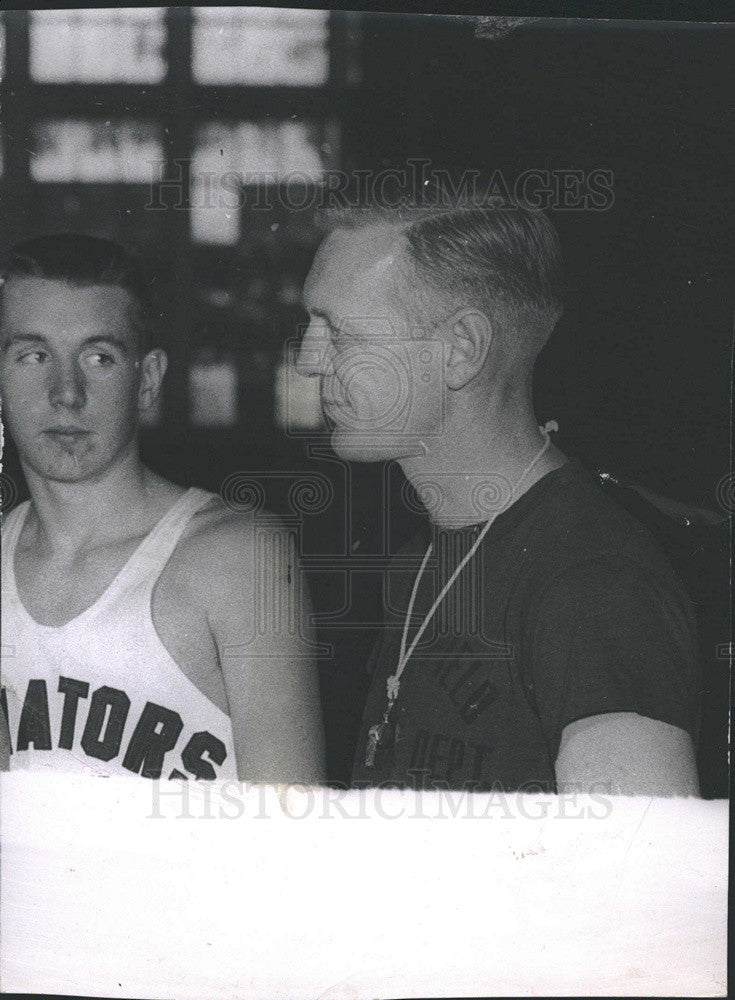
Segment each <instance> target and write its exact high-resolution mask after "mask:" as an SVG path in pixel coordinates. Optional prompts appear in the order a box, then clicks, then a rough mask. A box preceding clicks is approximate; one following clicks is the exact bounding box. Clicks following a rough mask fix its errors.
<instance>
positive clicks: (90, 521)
mask: <svg viewBox="0 0 735 1000" xmlns="http://www.w3.org/2000/svg"><path fill="white" fill-rule="evenodd" d="M23 471H24V473H25V475H26V480H27V482H28V488H29V491H30V494H31V514H32V522H33V523H34V524H35V527H36V531H37V538H38V541H39V543H40V544H41V545H42V546H43V547H44V548H45V549H47V550H48V551H51V552H53V553H55V554H58V555H59V556H66V557H72V556H73V555H75V554H78V553H80V552H83V551H85V550H88V549H91V548H94V547H95V546H96V545H99V544H104V542H105V541H112V540H115V539H122V538H125V537H126V536H128V535H133V534H137V533H139V532H140V530H141V528H142V529H143V530H146V529H148V528H149V527H152V525H153V524H154V523H155V521H156V520H157V519H158V517H160V516H163V513H165V511H166V509H168V507H170V506H171V504H172V503H173V502H174V501H175V500H176V498H177V496H178V495H180V494H181V492H182V489H181V487H177V486H175V485H174V484H173V483H169V482H167V481H166V480H164V479H162V478H161V477H160V476H157V475H156V474H155V473H153V472H151V471H150V470H149V469H147V468H146V467H145V466H144V465H143V464H142V462H141V461H140V458H139V456H138V453H137V449H136V450H134V451H130V452H129V453H127V454H125V455H123V456H121V457H120V459H119V460H118V461H117V462H115V463H114V465H113V466H111V467H110V468H109V469H106V470H105V472H104V473H103V474H101V475H100V476H99V477H97V478H94V479H88V480H85V481H83V482H78V483H60V482H56V481H53V480H49V479H46V478H44V477H42V476H39V475H38V474H37V473H36V472H34V471H33V470H32V469H29V468H27V467H24V470H23Z"/></svg>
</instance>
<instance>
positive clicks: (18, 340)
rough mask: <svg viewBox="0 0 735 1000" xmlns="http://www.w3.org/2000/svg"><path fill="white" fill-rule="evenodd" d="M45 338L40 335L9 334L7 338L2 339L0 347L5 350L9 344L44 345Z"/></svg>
mask: <svg viewBox="0 0 735 1000" xmlns="http://www.w3.org/2000/svg"><path fill="white" fill-rule="evenodd" d="M45 343H46V338H45V337H42V336H41V334H40V333H11V334H10V336H9V337H4V338H3V342H2V346H3V350H7V348H8V347H10V345H11V344H45Z"/></svg>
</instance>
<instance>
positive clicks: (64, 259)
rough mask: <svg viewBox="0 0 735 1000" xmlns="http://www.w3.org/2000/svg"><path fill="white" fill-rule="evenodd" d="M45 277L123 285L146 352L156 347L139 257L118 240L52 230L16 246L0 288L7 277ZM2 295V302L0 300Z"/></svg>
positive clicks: (2, 267) (0, 275) (5, 262)
mask: <svg viewBox="0 0 735 1000" xmlns="http://www.w3.org/2000/svg"><path fill="white" fill-rule="evenodd" d="M13 277H25V278H47V279H49V280H51V281H63V282H66V283H67V284H70V285H75V286H77V287H79V288H84V287H89V286H90V285H107V286H112V287H115V288H124V289H125V290H126V291H127V292H128V293H129V295H130V297H131V299H132V300H133V303H134V308H133V309H132V310H131V319H132V322H133V325H134V328H135V330H136V332H137V333H138V337H139V348H140V352H141V353H142V354H145V353H146V351H149V350H150V349H151V348H152V347H154V346H155V343H156V339H157V335H158V332H159V328H158V317H157V314H156V311H155V309H154V306H153V301H152V298H151V292H150V287H149V284H148V280H147V278H146V275H145V272H144V270H143V266H142V264H141V263H140V261H139V260H138V258H137V257H136V256H135V255H134V254H133V253H132V252H131V251H130V250H127V249H126V248H125V247H123V246H121V245H120V244H119V243H114V242H113V241H112V240H107V239H103V238H102V237H99V236H89V235H87V234H83V233H49V234H47V235H44V236H38V237H36V238H34V239H31V240H26V241H25V242H23V243H19V244H17V245H16V246H14V247H12V248H11V249H10V250H9V251H8V252H7V253H5V254H4V255H3V258H2V261H1V262H0V291H1V289H2V284H4V282H5V281H7V280H8V279H9V278H13ZM1 301H2V300H1V298H0V304H1Z"/></svg>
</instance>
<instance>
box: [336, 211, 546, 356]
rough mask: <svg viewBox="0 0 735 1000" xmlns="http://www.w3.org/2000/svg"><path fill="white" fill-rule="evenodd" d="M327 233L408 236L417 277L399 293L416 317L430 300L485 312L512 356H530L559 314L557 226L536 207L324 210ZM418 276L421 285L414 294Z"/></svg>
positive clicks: (542, 341)
mask: <svg viewBox="0 0 735 1000" xmlns="http://www.w3.org/2000/svg"><path fill="white" fill-rule="evenodd" d="M319 221H320V225H321V227H322V229H323V230H324V231H325V232H327V233H328V232H331V231H333V230H335V229H358V228H363V227H367V226H371V225H376V224H377V225H379V224H381V223H382V224H390V225H395V226H397V227H399V228H400V230H401V232H402V235H403V237H404V238H405V241H406V245H405V249H406V257H407V260H408V262H409V264H410V266H411V268H412V270H413V272H414V275H413V276H414V281H411V280H410V279H411V275H410V274H407V273H404V278H405V279H407V280H404V281H403V288H402V291H403V294H404V296H405V295H406V293H407V294H408V300H409V302H408V304H409V308H410V310H411V311H412V313H413V315H415V316H418V315H420V314H421V313H422V312H423V313H424V315H426V305H427V300H431V299H435V298H436V297H437V296H439V297H440V298H441V299H443V300H445V303H446V300H451V301H453V302H454V303H455V304H456V306H457V307H460V306H472V307H476V308H478V309H480V310H482V311H483V312H484V313H486V314H487V315H488V316H489V318H490V319H491V320H492V321H493V322H494V323H495V324H496V325H499V326H500V327H506V328H508V329H512V330H514V331H515V332H516V334H522V335H523V336H520V337H517V336H516V337H514V341H515V343H514V346H513V353H519V354H521V355H525V356H528V357H535V356H536V355H537V354H538V352H539V350H540V349H541V347H543V345H544V343H545V342H546V340H547V339H548V337H549V335H550V334H551V332H552V330H553V329H554V327H555V326H556V324H557V322H558V320H559V318H560V316H561V314H562V310H563V284H564V265H563V259H562V252H561V244H560V241H559V236H558V233H557V232H556V229H555V228H554V226H553V225H552V224H551V222H550V221H549V220H548V218H547V217H546V216H545V215H544V213H543V212H541V211H540V210H538V209H534V208H531V207H528V206H525V205H522V204H514V205H507V204H506V205H502V206H497V207H496V206H490V205H472V204H467V205H463V204H459V205H453V206H451V205H450V206H447V205H441V204H439V205H419V206H413V205H406V206H401V207H397V208H384V207H380V206H375V205H367V206H364V207H359V208H339V209H328V210H326V211H325V212H323V213H322V215H321V216H320V220H319ZM415 278H419V279H420V284H421V285H422V286H423V288H422V289H421V290H420V291H418V292H417V290H416V284H417V283H416V281H415Z"/></svg>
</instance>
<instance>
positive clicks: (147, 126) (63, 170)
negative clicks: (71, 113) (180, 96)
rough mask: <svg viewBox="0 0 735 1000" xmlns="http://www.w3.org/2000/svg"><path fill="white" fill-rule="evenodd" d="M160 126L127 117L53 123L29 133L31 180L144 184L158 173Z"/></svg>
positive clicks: (160, 153) (161, 149)
mask: <svg viewBox="0 0 735 1000" xmlns="http://www.w3.org/2000/svg"><path fill="white" fill-rule="evenodd" d="M162 164H163V147H162V143H161V126H160V125H158V124H157V123H155V122H148V121H134V120H130V119H124V120H121V119H106V120H104V121H83V120H71V119H63V120H61V119H57V120H50V121H42V122H39V123H38V124H37V125H36V126H35V127H34V129H33V138H32V156H31V177H32V178H33V180H34V181H51V182H58V181H88V182H95V181H96V182H122V183H127V184H136V183H137V184H147V183H150V181H151V180H153V179H155V178H157V177H158V176H159V175H160V173H161V168H162Z"/></svg>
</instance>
